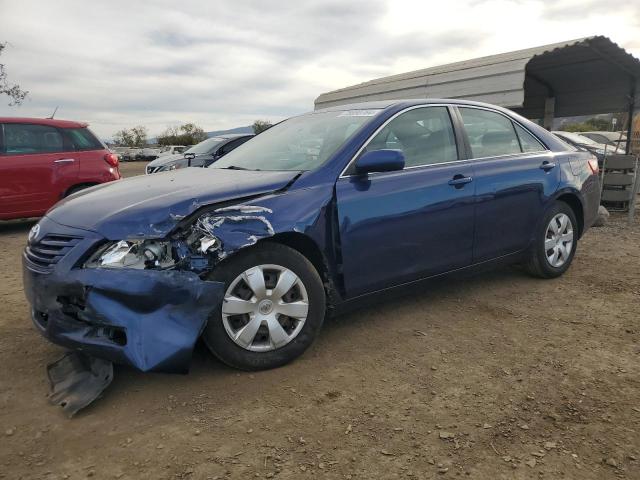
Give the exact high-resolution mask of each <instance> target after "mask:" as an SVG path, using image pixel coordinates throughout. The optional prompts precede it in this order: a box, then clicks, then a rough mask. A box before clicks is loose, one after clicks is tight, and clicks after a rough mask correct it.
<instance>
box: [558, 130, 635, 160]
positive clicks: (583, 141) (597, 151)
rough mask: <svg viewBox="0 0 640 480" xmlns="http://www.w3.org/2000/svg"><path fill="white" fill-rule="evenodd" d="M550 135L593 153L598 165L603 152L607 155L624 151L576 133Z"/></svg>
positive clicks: (561, 132) (560, 132) (559, 132)
mask: <svg viewBox="0 0 640 480" xmlns="http://www.w3.org/2000/svg"><path fill="white" fill-rule="evenodd" d="M552 133H553V134H555V135H557V136H558V137H560V139H561V140H563V141H565V142H567V143H568V144H569V145H572V146H574V147H577V148H580V149H584V150H586V151H588V152H591V153H593V154H594V155H595V156H596V157H597V158H598V162H600V163H602V160H604V155H605V152H606V153H607V154H611V153H624V150H623V149H621V148H615V147H612V146H610V145H605V144H602V143H598V142H595V141H594V140H591V139H590V138H587V137H585V136H583V135H580V134H578V133H574V132H563V131H554V132H552Z"/></svg>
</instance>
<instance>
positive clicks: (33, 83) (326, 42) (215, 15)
mask: <svg viewBox="0 0 640 480" xmlns="http://www.w3.org/2000/svg"><path fill="white" fill-rule="evenodd" d="M614 1H615V2H617V3H616V6H615V8H606V9H604V8H602V4H601V3H600V2H596V1H591V0H586V1H580V2H577V1H576V0H561V1H557V2H553V3H549V2H546V3H545V2H542V1H534V0H521V1H506V0H466V1H456V2H437V3H436V2H431V1H423V0H422V1H409V0H370V1H364V0H355V1H349V2H345V1H343V0H340V1H334V0H330V1H320V0H296V2H287V4H286V5H282V4H277V3H275V4H274V3H273V2H270V3H265V2H259V1H251V0H234V1H233V2H231V1H222V0H221V1H217V2H207V1H204V0H203V1H183V2H175V1H164V0H162V1H157V2H153V3H149V2H130V1H124V0H116V1H110V2H91V4H90V5H89V4H87V3H86V2H80V1H77V0H60V1H57V2H49V1H32V2H9V1H8V0H0V10H1V11H2V15H1V16H0V41H3V40H4V41H8V42H9V43H10V47H9V48H8V49H7V50H6V51H5V53H3V56H2V61H3V62H4V63H6V65H7V69H8V73H9V75H10V80H11V81H14V82H17V83H19V84H20V85H21V86H22V88H24V89H27V90H29V91H30V92H31V94H30V98H29V100H28V101H27V102H25V104H24V105H23V106H22V107H19V108H15V107H12V108H9V107H7V106H6V105H5V104H4V103H0V115H17V116H47V115H50V113H51V112H52V111H53V109H54V108H55V106H57V105H59V106H60V109H59V113H58V116H59V117H61V118H71V119H77V120H84V121H88V122H89V123H91V124H92V128H93V129H94V130H95V131H96V132H98V133H99V134H100V135H101V136H103V137H105V138H108V137H110V136H111V135H112V134H113V132H115V131H116V130H118V129H120V128H122V127H127V126H132V125H136V124H143V125H146V126H147V127H148V129H149V131H150V132H151V134H156V133H159V132H161V131H162V130H164V129H165V128H166V127H167V126H169V125H175V124H179V123H183V122H187V121H194V122H196V123H198V124H200V125H202V126H203V128H205V129H207V130H216V129H222V128H230V127H235V126H239V125H246V124H249V123H252V122H253V120H255V119H257V118H266V119H270V120H274V121H275V120H280V119H282V118H286V117H287V116H291V115H294V114H297V113H301V112H304V111H308V110H311V109H312V108H313V100H314V99H315V97H317V96H318V94H320V93H322V92H324V91H327V90H332V89H335V88H340V87H344V86H347V85H350V84H353V83H358V82H362V81H366V80H370V79H372V78H376V77H379V76H383V75H390V74H395V73H402V72H404V71H408V70H414V69H419V68H425V67H428V66H432V65H438V64H443V63H449V62H453V61H459V60H464V59H468V58H473V57H477V56H481V55H489V54H493V53H499V52H504V51H509V50H514V49H518V48H526V47H531V46H536V45H541V44H546V43H552V42H556V41H562V40H567V39H571V38H578V37H582V36H588V35H593V34H604V35H608V36H610V37H611V38H613V40H614V41H616V42H617V43H619V44H620V45H622V46H624V47H626V48H628V49H630V50H631V51H632V52H633V53H635V54H636V55H639V54H640V44H638V42H639V40H638V38H640V35H639V33H640V32H639V31H638V30H639V24H640V21H639V18H640V6H638V5H635V4H634V2H623V1H619V0H614ZM607 5H609V6H610V5H611V4H607Z"/></svg>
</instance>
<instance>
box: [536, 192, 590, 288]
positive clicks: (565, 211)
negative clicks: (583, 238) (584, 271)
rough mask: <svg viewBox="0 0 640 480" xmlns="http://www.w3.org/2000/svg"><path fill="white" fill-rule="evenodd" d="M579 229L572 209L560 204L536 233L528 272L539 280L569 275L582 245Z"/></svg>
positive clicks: (554, 206)
mask: <svg viewBox="0 0 640 480" xmlns="http://www.w3.org/2000/svg"><path fill="white" fill-rule="evenodd" d="M577 226H578V222H577V221H576V216H575V213H574V212H573V210H572V209H571V207H570V206H569V205H567V204H566V203H564V202H556V203H555V204H554V205H553V206H552V207H551V208H550V209H549V210H548V211H547V213H546V214H545V216H544V219H543V221H542V223H541V225H540V227H539V229H538V232H536V236H535V240H534V243H533V245H532V246H531V249H530V251H529V258H528V259H527V261H526V263H525V265H524V267H525V269H526V270H527V271H528V272H529V273H530V274H531V275H533V276H535V277H539V278H556V277H559V276H560V275H562V274H563V273H564V272H566V271H567V270H568V269H569V267H570V265H571V262H572V260H573V257H574V255H575V252H576V248H577V246H578V230H577Z"/></svg>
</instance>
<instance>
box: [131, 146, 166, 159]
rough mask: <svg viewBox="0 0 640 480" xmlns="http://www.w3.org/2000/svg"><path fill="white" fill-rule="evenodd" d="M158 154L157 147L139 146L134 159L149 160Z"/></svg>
mask: <svg viewBox="0 0 640 480" xmlns="http://www.w3.org/2000/svg"><path fill="white" fill-rule="evenodd" d="M159 156H160V149H159V148H141V149H140V150H138V152H137V153H136V154H135V159H136V161H138V162H150V161H152V160H155V159H156V158H158V157H159Z"/></svg>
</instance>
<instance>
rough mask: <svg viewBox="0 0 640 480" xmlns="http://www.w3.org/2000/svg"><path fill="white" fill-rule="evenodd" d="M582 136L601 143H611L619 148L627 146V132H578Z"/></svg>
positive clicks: (623, 148) (622, 148)
mask: <svg viewBox="0 0 640 480" xmlns="http://www.w3.org/2000/svg"><path fill="white" fill-rule="evenodd" d="M580 135H582V136H583V137H587V138H590V139H591V140H593V141H594V142H597V143H601V144H603V145H612V146H614V147H616V148H619V149H621V150H625V149H626V148H627V134H626V133H624V132H580Z"/></svg>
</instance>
